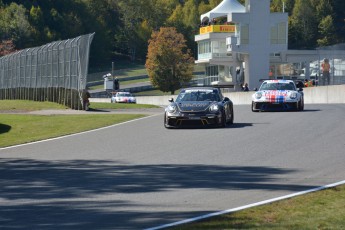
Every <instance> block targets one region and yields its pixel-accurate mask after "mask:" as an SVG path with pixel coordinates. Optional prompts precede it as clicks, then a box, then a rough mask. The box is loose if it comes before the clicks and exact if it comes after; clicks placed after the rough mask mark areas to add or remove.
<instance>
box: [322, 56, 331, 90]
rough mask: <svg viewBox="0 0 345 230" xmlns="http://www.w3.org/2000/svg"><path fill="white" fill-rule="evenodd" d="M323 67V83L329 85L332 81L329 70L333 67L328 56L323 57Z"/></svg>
mask: <svg viewBox="0 0 345 230" xmlns="http://www.w3.org/2000/svg"><path fill="white" fill-rule="evenodd" d="M321 68H322V84H323V85H326V84H327V85H329V83H330V74H329V71H330V69H331V66H330V64H329V60H328V59H327V58H325V59H323V62H322V64H321Z"/></svg>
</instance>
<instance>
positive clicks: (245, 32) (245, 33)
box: [240, 24, 249, 44]
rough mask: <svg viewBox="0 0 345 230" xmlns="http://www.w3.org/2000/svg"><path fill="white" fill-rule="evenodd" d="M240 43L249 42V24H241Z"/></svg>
mask: <svg viewBox="0 0 345 230" xmlns="http://www.w3.org/2000/svg"><path fill="white" fill-rule="evenodd" d="M240 34H241V35H240V40H241V44H249V25H248V24H245V25H242V26H241V33H240Z"/></svg>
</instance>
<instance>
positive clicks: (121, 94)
mask: <svg viewBox="0 0 345 230" xmlns="http://www.w3.org/2000/svg"><path fill="white" fill-rule="evenodd" d="M117 96H118V97H133V96H132V94H130V93H118V94H117Z"/></svg>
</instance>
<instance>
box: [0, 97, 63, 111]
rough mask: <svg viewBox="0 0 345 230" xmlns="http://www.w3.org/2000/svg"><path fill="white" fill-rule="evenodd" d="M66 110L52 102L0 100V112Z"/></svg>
mask: <svg viewBox="0 0 345 230" xmlns="http://www.w3.org/2000/svg"><path fill="white" fill-rule="evenodd" d="M47 108H48V109H67V107H66V106H64V105H60V104H57V103H54V102H47V101H45V102H38V101H27V100H0V111H10V110H11V111H16V110H19V111H34V110H42V109H47Z"/></svg>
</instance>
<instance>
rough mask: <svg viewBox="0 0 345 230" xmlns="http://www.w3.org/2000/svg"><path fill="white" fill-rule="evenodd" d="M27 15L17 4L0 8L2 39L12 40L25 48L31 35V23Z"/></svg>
mask: <svg viewBox="0 0 345 230" xmlns="http://www.w3.org/2000/svg"><path fill="white" fill-rule="evenodd" d="M25 13H26V9H25V8H24V7H23V6H22V5H18V4H16V3H11V4H10V5H9V6H6V5H5V7H3V8H0V39H2V40H12V41H13V42H14V43H15V46H16V47H19V48H22V47H23V46H24V45H23V44H24V43H25V41H26V40H27V39H30V35H31V29H30V23H29V21H28V20H27V16H26V15H25Z"/></svg>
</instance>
